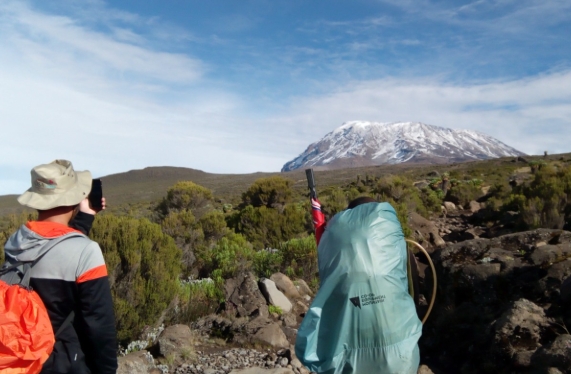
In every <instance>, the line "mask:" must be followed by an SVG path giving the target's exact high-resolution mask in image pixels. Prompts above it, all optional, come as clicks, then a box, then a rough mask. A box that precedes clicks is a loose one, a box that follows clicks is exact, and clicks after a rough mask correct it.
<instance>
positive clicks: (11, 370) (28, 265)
mask: <svg viewBox="0 0 571 374" xmlns="http://www.w3.org/2000/svg"><path fill="white" fill-rule="evenodd" d="M70 236H73V235H69V236H68V237H70ZM51 248H53V246H52V247H50V249H51ZM48 250H49V249H48ZM48 250H46V251H45V252H44V253H42V255H41V256H39V257H38V258H36V259H35V260H34V261H26V262H23V261H15V262H11V261H6V263H5V264H4V266H3V267H2V268H1V269H0V374H24V373H26V374H36V373H39V372H40V371H41V370H42V365H43V364H44V362H46V360H47V359H48V357H49V356H50V354H51V353H52V350H53V348H54V343H55V337H56V336H58V335H59V333H60V332H61V331H62V330H64V328H65V327H66V326H67V325H69V324H70V323H71V321H72V319H73V317H74V313H73V312H72V313H71V314H70V315H69V316H68V317H67V318H66V320H65V321H64V323H63V324H62V325H61V327H60V328H59V329H58V331H57V332H56V333H55V335H54V331H53V328H52V323H51V321H50V317H49V315H48V311H47V310H46V307H45V305H44V303H43V301H42V299H41V298H40V296H39V295H38V294H37V293H36V292H35V291H34V290H32V289H31V287H30V275H31V269H32V267H33V266H34V265H35V264H36V263H37V262H38V261H39V260H40V259H41V258H42V257H43V256H44V255H45V254H46V253H47V252H48Z"/></svg>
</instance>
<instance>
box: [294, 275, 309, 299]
mask: <svg viewBox="0 0 571 374" xmlns="http://www.w3.org/2000/svg"><path fill="white" fill-rule="evenodd" d="M293 284H295V287H296V288H297V291H298V292H299V294H300V295H301V296H310V297H311V296H313V291H311V288H309V286H308V285H307V283H306V282H305V281H304V280H303V279H296V280H294V281H293Z"/></svg>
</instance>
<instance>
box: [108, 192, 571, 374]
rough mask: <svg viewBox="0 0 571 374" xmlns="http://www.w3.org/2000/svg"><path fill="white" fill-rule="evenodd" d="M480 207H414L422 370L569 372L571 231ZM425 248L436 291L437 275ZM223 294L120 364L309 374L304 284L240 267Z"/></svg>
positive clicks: (141, 368) (197, 371)
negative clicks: (215, 306) (425, 314)
mask: <svg viewBox="0 0 571 374" xmlns="http://www.w3.org/2000/svg"><path fill="white" fill-rule="evenodd" d="M481 208H482V205H481V204H480V203H477V202H471V203H470V204H469V206H466V207H457V206H455V205H454V204H451V203H447V204H445V207H443V212H442V215H440V216H439V217H435V218H434V219H433V220H432V221H429V220H426V219H425V218H423V217H421V216H419V215H416V214H414V213H413V214H411V216H410V217H409V223H410V226H411V227H412V228H413V230H414V236H415V239H416V240H417V241H419V242H420V243H422V244H423V246H425V247H426V248H427V249H428V251H429V252H430V253H431V257H432V259H433V261H434V262H435V265H436V269H437V278H438V296H437V300H436V304H435V307H434V310H433V312H432V314H431V316H430V318H429V320H428V321H427V323H426V324H425V326H424V329H423V336H422V338H421V340H420V343H419V344H420V349H421V356H422V357H421V362H422V363H423V366H422V367H421V368H420V370H419V373H423V374H429V373H435V374H448V373H450V374H456V373H461V374H476V373H506V374H508V373H509V374H511V373H529V374H544V373H545V374H547V373H549V374H557V373H571V334H570V333H569V330H568V329H569V327H571V278H570V276H571V232H567V231H561V230H546V229H539V230H535V231H528V232H519V233H511V234H505V233H507V232H509V231H510V229H509V228H510V216H509V215H507V216H506V217H502V218H501V219H500V220H498V221H497V222H496V223H495V224H494V225H491V226H480V225H479V224H478V222H479V221H480V220H479V219H478V215H479V214H480V213H479V211H480V209H481ZM418 258H419V265H420V269H421V271H420V274H421V288H422V290H423V293H424V296H425V299H429V298H430V294H429V290H430V289H431V287H432V282H433V280H432V278H433V277H432V275H431V273H430V272H429V271H426V269H427V262H426V260H423V258H422V257H421V256H419V257H418ZM566 280H567V281H566ZM225 293H226V295H225V296H226V300H227V301H226V303H225V310H224V312H222V313H220V314H217V315H210V316H207V317H205V318H202V319H200V320H198V321H197V322H196V323H195V324H193V325H192V326H191V327H189V326H184V325H178V326H170V327H168V328H167V329H165V330H164V331H163V332H162V333H161V334H160V336H159V337H158V339H157V342H156V345H155V346H153V347H151V348H150V349H149V350H148V351H146V350H142V351H138V352H134V353H131V354H129V355H127V356H125V357H121V358H120V370H119V371H118V373H153V372H154V373H159V372H163V373H167V372H168V373H192V374H202V373H209V374H223V373H224V374H228V373H234V374H238V373H243V374H257V373H260V374H261V373H275V374H282V373H283V374H285V373H296V374H301V373H308V371H307V370H306V369H305V368H304V367H302V365H301V363H300V362H299V360H297V358H296V357H295V355H294V354H293V344H294V342H295V336H296V333H297V328H298V326H299V323H300V322H301V320H302V318H303V315H304V313H305V312H306V311H307V309H308V307H309V305H310V302H311V298H312V296H313V295H312V293H311V290H310V289H309V287H307V285H306V284H305V282H303V281H302V280H294V281H291V280H290V279H289V278H288V277H286V276H285V275H283V274H280V273H278V274H274V275H273V276H272V277H271V279H265V280H262V281H261V282H258V281H256V279H255V277H254V275H253V274H241V275H240V276H238V277H236V278H234V279H230V280H228V281H227V283H226V286H225ZM268 305H276V306H279V307H280V308H281V310H282V311H283V313H281V314H270V313H269V311H268Z"/></svg>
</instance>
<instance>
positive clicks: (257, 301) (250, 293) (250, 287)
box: [224, 273, 269, 317]
mask: <svg viewBox="0 0 571 374" xmlns="http://www.w3.org/2000/svg"><path fill="white" fill-rule="evenodd" d="M224 294H225V296H226V309H227V310H229V309H235V314H236V316H237V317H256V316H263V317H267V316H269V313H268V306H267V303H266V299H265V298H264V295H262V293H261V292H260V289H259V288H258V283H257V282H256V277H255V276H254V274H252V273H242V274H240V275H238V276H237V277H235V278H231V279H227V280H226V282H225V283H224Z"/></svg>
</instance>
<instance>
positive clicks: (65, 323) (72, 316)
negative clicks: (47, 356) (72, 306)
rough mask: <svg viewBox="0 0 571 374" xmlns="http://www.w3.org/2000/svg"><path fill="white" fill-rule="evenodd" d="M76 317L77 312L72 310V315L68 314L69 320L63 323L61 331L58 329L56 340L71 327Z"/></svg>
mask: <svg viewBox="0 0 571 374" xmlns="http://www.w3.org/2000/svg"><path fill="white" fill-rule="evenodd" d="M74 317H75V312H74V311H73V310H72V311H71V313H69V314H68V316H67V318H66V319H65V321H63V323H62V324H61V326H60V327H59V329H57V331H56V333H55V334H54V335H55V337H56V339H57V338H58V336H59V334H60V333H61V332H62V331H63V330H65V328H66V327H67V326H69V325H71V322H72V321H73V318H74Z"/></svg>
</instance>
